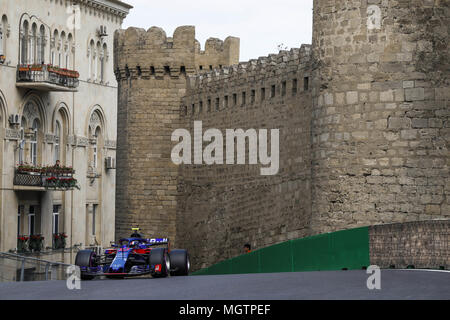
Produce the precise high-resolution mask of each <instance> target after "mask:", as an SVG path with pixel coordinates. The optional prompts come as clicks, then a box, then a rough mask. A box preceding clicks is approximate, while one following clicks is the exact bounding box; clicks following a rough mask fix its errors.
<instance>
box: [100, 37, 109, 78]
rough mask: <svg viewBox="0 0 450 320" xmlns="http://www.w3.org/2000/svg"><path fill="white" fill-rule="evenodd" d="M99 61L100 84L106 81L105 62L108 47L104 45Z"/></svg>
mask: <svg viewBox="0 0 450 320" xmlns="http://www.w3.org/2000/svg"><path fill="white" fill-rule="evenodd" d="M100 60H101V61H100V82H101V83H104V82H105V81H106V70H107V68H106V62H107V60H108V47H107V45H106V43H104V44H103V49H102V54H101V56H100Z"/></svg>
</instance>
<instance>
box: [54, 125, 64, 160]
mask: <svg viewBox="0 0 450 320" xmlns="http://www.w3.org/2000/svg"><path fill="white" fill-rule="evenodd" d="M60 143H61V124H60V122H59V121H58V120H56V124H55V144H54V152H53V162H54V163H56V162H57V161H61V158H62V157H61V148H60V146H61V144H60Z"/></svg>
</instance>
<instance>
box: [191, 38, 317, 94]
mask: <svg viewBox="0 0 450 320" xmlns="http://www.w3.org/2000/svg"><path fill="white" fill-rule="evenodd" d="M310 61H311V45H306V44H304V45H302V46H301V47H300V48H293V49H291V50H289V51H280V52H279V53H278V54H270V55H268V56H266V57H259V58H258V59H252V60H250V61H247V62H241V63H239V64H235V65H231V66H228V67H222V68H216V69H214V70H212V71H208V72H205V73H200V74H194V75H189V76H188V86H187V89H188V95H189V94H192V93H193V92H194V91H198V90H208V88H209V89H210V88H214V87H217V88H222V87H223V86H224V85H232V84H238V83H240V82H248V81H255V80H263V79H267V78H273V77H277V76H280V75H287V74H289V73H293V74H294V73H297V72H299V71H308V69H309V66H310Z"/></svg>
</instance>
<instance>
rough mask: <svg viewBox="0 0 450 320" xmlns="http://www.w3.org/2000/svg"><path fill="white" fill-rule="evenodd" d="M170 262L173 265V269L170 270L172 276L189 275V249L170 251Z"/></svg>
mask: <svg viewBox="0 0 450 320" xmlns="http://www.w3.org/2000/svg"><path fill="white" fill-rule="evenodd" d="M170 264H171V267H172V270H171V271H170V275H171V276H187V275H189V270H190V269H191V262H190V260H189V253H188V252H187V250H172V251H171V252H170Z"/></svg>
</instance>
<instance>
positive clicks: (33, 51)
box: [30, 23, 38, 63]
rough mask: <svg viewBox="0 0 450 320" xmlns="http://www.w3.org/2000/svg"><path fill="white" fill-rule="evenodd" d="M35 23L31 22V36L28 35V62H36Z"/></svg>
mask: <svg viewBox="0 0 450 320" xmlns="http://www.w3.org/2000/svg"><path fill="white" fill-rule="evenodd" d="M36 40H37V25H36V23H33V25H32V26H31V36H30V63H38V61H37V59H36V52H37V41H36Z"/></svg>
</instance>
